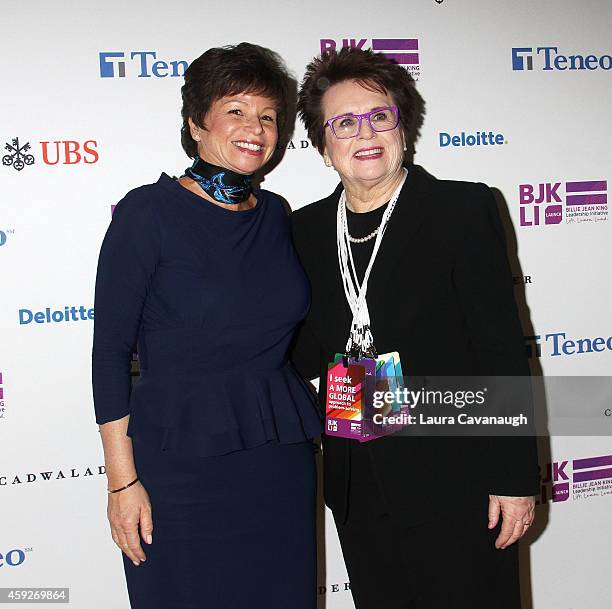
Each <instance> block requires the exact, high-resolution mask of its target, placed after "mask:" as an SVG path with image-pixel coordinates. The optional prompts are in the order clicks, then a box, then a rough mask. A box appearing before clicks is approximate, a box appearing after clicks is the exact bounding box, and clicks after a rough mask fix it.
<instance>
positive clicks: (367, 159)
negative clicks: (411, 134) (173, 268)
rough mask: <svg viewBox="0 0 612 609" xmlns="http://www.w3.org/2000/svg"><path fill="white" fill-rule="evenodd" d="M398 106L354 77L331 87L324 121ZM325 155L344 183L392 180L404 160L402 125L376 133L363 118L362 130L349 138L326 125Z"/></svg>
mask: <svg viewBox="0 0 612 609" xmlns="http://www.w3.org/2000/svg"><path fill="white" fill-rule="evenodd" d="M395 105H396V104H395V102H394V100H393V98H392V97H391V95H389V93H386V92H385V93H381V92H379V91H370V90H369V89H366V88H364V87H362V86H361V85H360V84H358V83H357V82H356V81H354V80H347V81H344V82H341V83H338V84H335V85H333V86H331V87H330V88H329V89H328V90H327V91H326V92H325V94H324V95H323V98H322V100H321V107H322V110H323V116H324V120H329V119H330V118H333V117H335V116H342V115H345V114H364V113H365V112H370V111H372V110H375V109H377V108H386V107H389V106H395ZM400 119H401V117H400ZM323 157H324V159H325V162H326V163H327V164H331V165H333V167H334V169H335V170H336V171H337V172H338V173H339V174H340V178H341V179H342V181H343V182H346V181H348V182H356V183H360V182H362V183H368V185H375V184H377V183H379V182H383V181H385V180H389V179H392V178H393V177H394V176H395V175H397V173H398V172H399V171H400V169H401V167H402V162H403V160H404V136H403V130H402V128H401V124H400V125H398V126H397V127H396V128H395V129H392V130H391V131H378V132H377V131H373V130H372V128H371V127H370V125H369V124H368V121H367V120H365V119H363V120H362V122H361V129H360V131H359V133H358V134H357V135H356V136H355V137H352V138H347V139H338V138H337V137H336V136H335V135H334V134H333V133H332V131H331V129H330V128H329V127H325V149H324V152H323Z"/></svg>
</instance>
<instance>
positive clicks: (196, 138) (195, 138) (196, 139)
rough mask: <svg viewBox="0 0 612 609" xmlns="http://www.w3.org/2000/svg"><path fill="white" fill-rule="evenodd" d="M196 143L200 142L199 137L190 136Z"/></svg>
mask: <svg viewBox="0 0 612 609" xmlns="http://www.w3.org/2000/svg"><path fill="white" fill-rule="evenodd" d="M191 137H192V138H193V139H194V140H195V141H196V142H199V141H200V136H199V135H192V136H191Z"/></svg>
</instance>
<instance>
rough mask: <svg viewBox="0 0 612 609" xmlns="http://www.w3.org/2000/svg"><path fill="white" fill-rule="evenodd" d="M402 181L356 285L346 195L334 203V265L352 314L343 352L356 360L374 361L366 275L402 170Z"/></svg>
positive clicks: (397, 196) (384, 227)
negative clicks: (336, 211) (335, 262)
mask: <svg viewBox="0 0 612 609" xmlns="http://www.w3.org/2000/svg"><path fill="white" fill-rule="evenodd" d="M403 171H404V177H403V178H402V181H401V182H400V184H399V186H398V187H397V189H396V191H395V192H394V193H393V196H392V197H391V201H390V202H389V205H388V206H387V209H386V210H385V213H384V215H383V217H382V220H381V222H380V226H379V227H378V233H377V235H376V241H375V242H374V249H373V250H372V255H371V256H370V262H369V263H368V266H367V268H366V272H365V275H364V276H363V281H362V282H361V285H359V280H358V279H357V273H356V271H355V263H354V262H353V252H352V251H351V244H350V242H349V232H348V224H347V221H346V195H345V192H344V191H342V194H341V195H340V200H339V201H338V214H337V219H336V237H337V243H338V262H339V264H340V275H341V277H342V285H343V286H344V294H345V295H346V300H347V301H348V303H349V306H350V307H351V312H352V313H353V321H352V322H351V331H350V334H349V338H348V341H347V343H346V352H347V353H348V354H355V353H356V354H357V356H358V357H359V356H362V355H366V356H368V357H376V351H375V349H374V339H373V337H372V331H371V330H370V312H369V311H368V303H367V300H366V295H367V292H368V280H369V278H370V272H371V270H372V266H373V265H374V260H375V259H376V254H378V250H379V249H380V244H381V243H382V238H383V236H384V234H385V231H386V230H387V224H388V223H389V218H390V217H391V214H392V213H393V210H394V209H395V205H396V203H397V199H398V198H399V195H400V191H401V190H402V186H403V185H404V182H405V181H406V177H407V175H408V171H407V170H406V169H405V168H404V170H403Z"/></svg>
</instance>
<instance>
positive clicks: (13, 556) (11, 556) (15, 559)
mask: <svg viewBox="0 0 612 609" xmlns="http://www.w3.org/2000/svg"><path fill="white" fill-rule="evenodd" d="M31 551H32V548H23V549H21V548H14V549H13V550H7V551H6V552H0V568H2V567H19V566H20V565H22V564H23V563H24V562H25V559H26V556H27V555H28V554H29V553H30V552H31Z"/></svg>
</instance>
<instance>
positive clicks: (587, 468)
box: [0, 0, 612, 609]
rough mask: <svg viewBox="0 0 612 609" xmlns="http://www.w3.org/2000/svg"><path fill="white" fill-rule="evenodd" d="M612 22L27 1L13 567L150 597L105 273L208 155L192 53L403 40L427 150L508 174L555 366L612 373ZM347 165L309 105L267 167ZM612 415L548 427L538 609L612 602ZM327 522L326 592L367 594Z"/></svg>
mask: <svg viewBox="0 0 612 609" xmlns="http://www.w3.org/2000/svg"><path fill="white" fill-rule="evenodd" d="M611 24H612V4H610V2H609V0H583V1H582V2H575V1H574V0H540V1H539V2H533V1H532V0H514V1H512V2H507V1H505V0H461V1H460V0H418V2H417V1H416V0H413V1H406V0H401V1H400V0H383V1H382V2H371V1H358V0H352V1H348V0H339V1H338V2H335V3H329V2H323V1H322V0H311V1H310V2H296V1H295V0H266V1H265V2H254V1H248V2H247V1H246V0H234V1H233V2H231V3H222V2H221V3H219V2H213V1H212V0H204V1H199V2H196V1H195V0H175V1H174V2H171V3H163V2H159V3H153V2H143V1H142V0H138V1H132V2H118V1H116V0H107V1H106V2H97V3H94V2H74V1H71V2H69V1H64V2H43V1H41V0H33V1H31V2H23V3H16V2H14V3H9V2H5V3H3V8H2V20H1V21H0V33H1V36H0V49H1V57H2V61H1V63H0V87H1V94H0V100H1V104H2V111H1V113H0V147H1V148H2V151H1V152H0V156H1V157H2V164H1V165H0V294H1V298H0V587H7V586H37V587H43V586H53V587H70V595H71V596H70V598H71V606H73V607H76V608H77V609H108V608H113V609H127V608H128V606H129V605H128V600H127V594H126V592H125V586H124V581H123V572H122V566H121V561H120V558H119V555H118V551H117V549H116V548H115V546H114V544H113V543H112V541H111V539H110V536H109V533H108V527H107V523H106V515H105V509H106V480H105V476H104V468H103V459H102V451H101V445H100V441H99V436H98V431H97V426H96V425H95V423H94V416H93V408H92V399H91V392H90V351H91V338H92V317H93V310H92V306H93V287H94V276H95V268H96V259H97V255H98V250H99V246H100V243H101V240H102V237H103V235H104V232H105V230H106V227H107V225H108V223H109V221H110V218H111V206H112V205H113V204H115V203H116V202H117V201H118V200H119V199H120V198H121V197H122V196H123V195H124V194H125V193H126V192H127V191H128V190H130V189H132V188H134V187H135V186H137V185H140V184H143V183H149V182H153V181H156V180H157V178H158V176H159V174H160V172H161V171H166V172H168V173H170V174H174V175H180V174H181V173H182V171H183V170H184V169H185V168H186V167H187V165H188V159H187V158H186V157H185V155H184V153H183V151H182V149H181V147H180V142H179V127H180V116H179V111H180V86H181V83H182V79H181V75H182V73H183V71H184V68H185V66H186V65H187V62H189V61H190V60H192V59H193V58H195V57H197V56H198V55H200V54H201V53H202V52H203V51H204V50H206V49H207V48H209V47H212V46H220V45H225V44H232V43H238V42H240V41H243V40H246V41H250V42H254V43H258V44H261V45H264V46H268V47H270V48H272V49H274V50H276V51H278V52H279V53H280V54H281V55H282V56H283V57H284V58H285V59H286V61H287V64H288V65H289V67H290V68H291V70H293V72H294V73H295V75H296V77H297V78H298V79H301V77H302V74H303V70H304V66H305V65H306V63H307V62H308V61H309V60H310V59H311V58H312V57H313V56H314V55H315V54H317V53H319V52H320V51H321V50H322V49H329V48H339V47H341V46H343V45H355V46H358V47H363V48H374V49H383V50H384V52H387V53H393V54H396V56H397V59H398V61H400V62H402V63H403V65H404V67H405V68H406V69H407V70H409V71H410V72H411V73H412V74H413V75H414V76H415V78H417V79H418V88H419V89H420V91H421V93H422V95H423V97H424V98H425V100H426V102H427V115H426V120H425V125H424V128H423V132H422V136H421V139H420V141H419V143H418V146H417V157H416V161H417V162H418V163H420V164H422V165H424V166H425V167H426V168H427V169H428V170H429V171H430V172H431V173H433V174H434V175H437V176H438V177H443V178H453V179H464V180H475V181H484V182H487V183H488V184H490V185H491V186H492V187H494V188H496V189H497V191H498V194H499V198H500V205H501V207H502V210H506V211H505V213H506V216H507V218H506V219H507V224H508V227H507V228H508V235H509V248H510V254H511V256H512V257H513V259H515V258H516V256H517V255H518V258H516V259H515V260H514V266H515V269H514V272H515V275H516V277H515V280H516V290H517V299H518V301H519V303H520V305H521V309H522V312H523V317H524V323H525V336H526V348H527V349H528V350H529V352H530V354H531V357H532V362H533V364H534V370H535V371H536V372H538V371H542V372H543V373H544V374H546V375H607V374H610V372H611V371H612V339H611V338H610V336H611V335H612V314H611V309H612V293H611V288H610V277H612V255H611V252H612V250H611V245H610V242H611V238H612V220H611V219H610V218H609V216H608V205H607V203H608V194H607V189H608V183H609V180H610V178H612V174H611V172H612V162H611V154H610V108H611V107H612V88H611V80H612V69H611V68H612V57H611V52H612V45H611V36H610V25H611ZM336 182H337V178H336V175H335V173H334V172H333V171H332V170H330V169H327V168H325V166H324V165H323V163H322V161H321V158H320V157H319V155H318V154H317V153H316V151H314V150H313V149H312V147H311V146H310V145H309V142H308V141H307V138H306V136H305V133H304V130H303V129H302V127H301V125H299V124H298V125H297V126H296V129H295V133H294V135H293V139H292V140H291V142H290V144H289V145H288V146H287V151H286V154H285V157H284V160H283V161H282V163H281V164H280V165H279V166H278V167H277V168H275V169H274V171H273V172H272V173H270V174H269V175H268V176H267V178H266V181H265V187H266V188H268V189H270V190H274V191H277V192H279V193H281V194H282V195H283V196H284V197H285V198H286V199H287V200H288V201H289V202H290V203H291V205H292V206H293V207H294V208H296V207H300V206H303V205H305V204H307V203H309V202H310V201H313V200H316V199H318V198H320V197H322V196H324V195H326V194H328V193H329V192H330V191H331V190H332V188H333V187H334V186H335V184H336ZM518 260H520V263H518ZM585 338H586V339H590V341H582V342H580V343H578V342H577V341H578V339H585ZM597 338H600V339H601V340H599V341H598V340H596V339H597ZM572 341H573V342H572ZM585 346H586V347H585ZM576 408H578V409H579V408H580V403H577V404H576ZM605 433H606V430H605V427H603V426H602V435H601V436H600V437H589V438H586V437H556V438H552V439H551V440H550V441H546V442H543V444H542V471H543V479H542V495H541V497H540V506H539V507H538V514H539V524H538V525H537V526H536V527H535V528H534V530H533V531H532V532H531V538H530V542H531V543H529V544H523V548H522V570H523V580H522V582H523V589H524V598H525V601H524V607H525V608H526V609H530V608H532V607H534V608H536V609H607V608H609V607H610V598H612V578H611V577H610V565H611V564H612V561H611V544H612V521H611V520H610V513H611V512H610V509H611V508H612V497H611V496H610V495H611V493H612V440H611V439H610V438H609V437H606V436H605V435H604V434H605ZM449 475H461V473H460V472H457V473H450V472H449ZM321 523H322V538H323V537H324V538H325V541H326V543H325V544H324V545H325V564H322V568H321V581H320V586H319V598H320V599H321V607H324V606H325V607H327V609H350V608H352V607H353V604H352V600H351V596H350V592H349V584H348V578H347V576H346V571H345V570H344V566H343V562H342V556H341V553H340V550H339V547H338V542H337V538H336V535H335V532H334V529H333V523H332V522H331V519H330V518H329V514H327V517H325V514H324V513H323V511H322V518H321ZM177 551H179V549H178V548H177ZM325 566H326V568H323V567H325ZM236 580H237V585H239V580H240V574H236ZM381 586H384V581H383V582H381ZM263 592H265V591H263ZM22 606H24V607H30V606H31V605H30V604H26V605H22ZM32 606H33V605H32ZM211 609H223V608H211ZM381 609H384V608H383V607H381ZM440 609H443V608H440ZM448 609H451V608H448Z"/></svg>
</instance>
